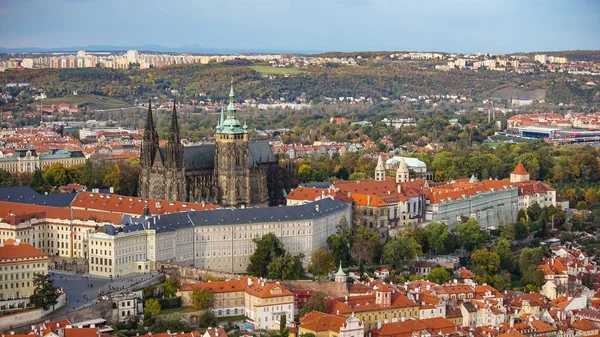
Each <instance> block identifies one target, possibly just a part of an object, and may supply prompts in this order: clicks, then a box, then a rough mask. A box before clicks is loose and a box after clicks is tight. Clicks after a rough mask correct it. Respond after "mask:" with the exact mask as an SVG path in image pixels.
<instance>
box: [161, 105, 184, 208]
mask: <svg viewBox="0 0 600 337" xmlns="http://www.w3.org/2000/svg"><path fill="white" fill-rule="evenodd" d="M175 105H176V104H175V101H173V113H172V115H171V127H170V129H169V143H168V144H167V149H166V153H165V157H166V158H165V168H166V169H167V177H166V178H167V179H166V182H167V186H166V191H165V192H166V196H167V199H170V200H183V198H184V196H185V194H186V193H185V184H184V183H185V178H184V173H183V144H181V134H180V131H179V123H178V122H177V109H176V107H175Z"/></svg>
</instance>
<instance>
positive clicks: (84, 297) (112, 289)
mask: <svg viewBox="0 0 600 337" xmlns="http://www.w3.org/2000/svg"><path fill="white" fill-rule="evenodd" d="M157 274H158V272H153V274H152V276H156V275H157ZM50 275H51V277H52V280H53V281H54V285H55V286H56V287H59V288H62V289H63V290H64V291H65V292H66V293H67V304H66V305H65V306H64V307H63V308H61V309H65V310H69V311H70V310H73V309H75V308H78V307H80V306H82V305H84V304H86V303H88V302H91V301H93V300H95V299H97V298H98V296H101V295H107V294H112V293H117V294H118V293H120V292H122V291H123V292H124V291H126V289H127V288H128V287H131V286H134V285H135V284H137V283H138V282H141V281H143V280H147V279H149V278H150V277H151V276H150V274H132V275H129V276H124V277H120V278H115V279H112V280H111V279H109V278H104V277H97V276H91V275H89V274H70V273H64V272H60V271H51V272H50Z"/></svg>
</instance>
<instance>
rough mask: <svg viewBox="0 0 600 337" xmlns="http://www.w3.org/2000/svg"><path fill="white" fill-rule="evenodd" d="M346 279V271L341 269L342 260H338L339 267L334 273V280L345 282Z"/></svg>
mask: <svg viewBox="0 0 600 337" xmlns="http://www.w3.org/2000/svg"><path fill="white" fill-rule="evenodd" d="M346 279H347V276H346V273H344V271H343V270H342V261H340V268H339V269H338V271H337V273H335V282H338V283H345V282H346Z"/></svg>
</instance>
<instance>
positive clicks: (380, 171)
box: [375, 156, 385, 181]
mask: <svg viewBox="0 0 600 337" xmlns="http://www.w3.org/2000/svg"><path fill="white" fill-rule="evenodd" d="M375 180H376V181H383V180H385V166H383V159H382V158H381V156H379V159H377V167H375Z"/></svg>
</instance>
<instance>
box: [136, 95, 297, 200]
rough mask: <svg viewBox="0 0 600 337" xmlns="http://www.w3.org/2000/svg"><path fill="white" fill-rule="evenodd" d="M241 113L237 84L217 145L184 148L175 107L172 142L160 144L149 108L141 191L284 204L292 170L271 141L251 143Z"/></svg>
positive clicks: (156, 196)
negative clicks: (237, 104)
mask: <svg viewBox="0 0 600 337" xmlns="http://www.w3.org/2000/svg"><path fill="white" fill-rule="evenodd" d="M235 114H236V107H235V99H234V92H233V85H232V87H231V91H230V93H229V105H228V106H227V117H226V118H225V117H224V116H223V111H222V110H221V118H220V121H219V123H218V125H217V128H216V130H215V138H216V141H215V143H207V144H201V145H194V146H183V144H182V143H181V135H180V132H179V124H178V122H177V111H176V109H175V106H173V114H172V117H171V128H170V131H169V139H168V145H167V146H166V147H164V148H160V147H159V142H158V141H159V140H158V133H157V132H156V129H155V128H154V123H153V120H152V108H151V107H150V106H149V107H148V117H147V120H146V128H145V130H144V139H143V143H142V149H141V158H140V166H141V172H140V182H139V193H138V195H139V196H140V197H142V198H149V199H163V200H178V201H195V202H199V201H206V202H212V203H218V204H219V205H222V206H224V207H239V206H249V205H255V204H263V205H264V204H269V205H278V204H282V203H284V202H285V190H284V180H286V175H287V172H286V171H285V170H283V169H282V168H280V167H279V165H278V162H277V159H276V158H275V157H274V156H273V152H272V151H271V148H270V146H269V143H268V142H266V141H252V142H249V141H248V127H247V126H246V125H245V124H244V126H241V124H240V122H239V121H238V120H237V119H236V116H235Z"/></svg>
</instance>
